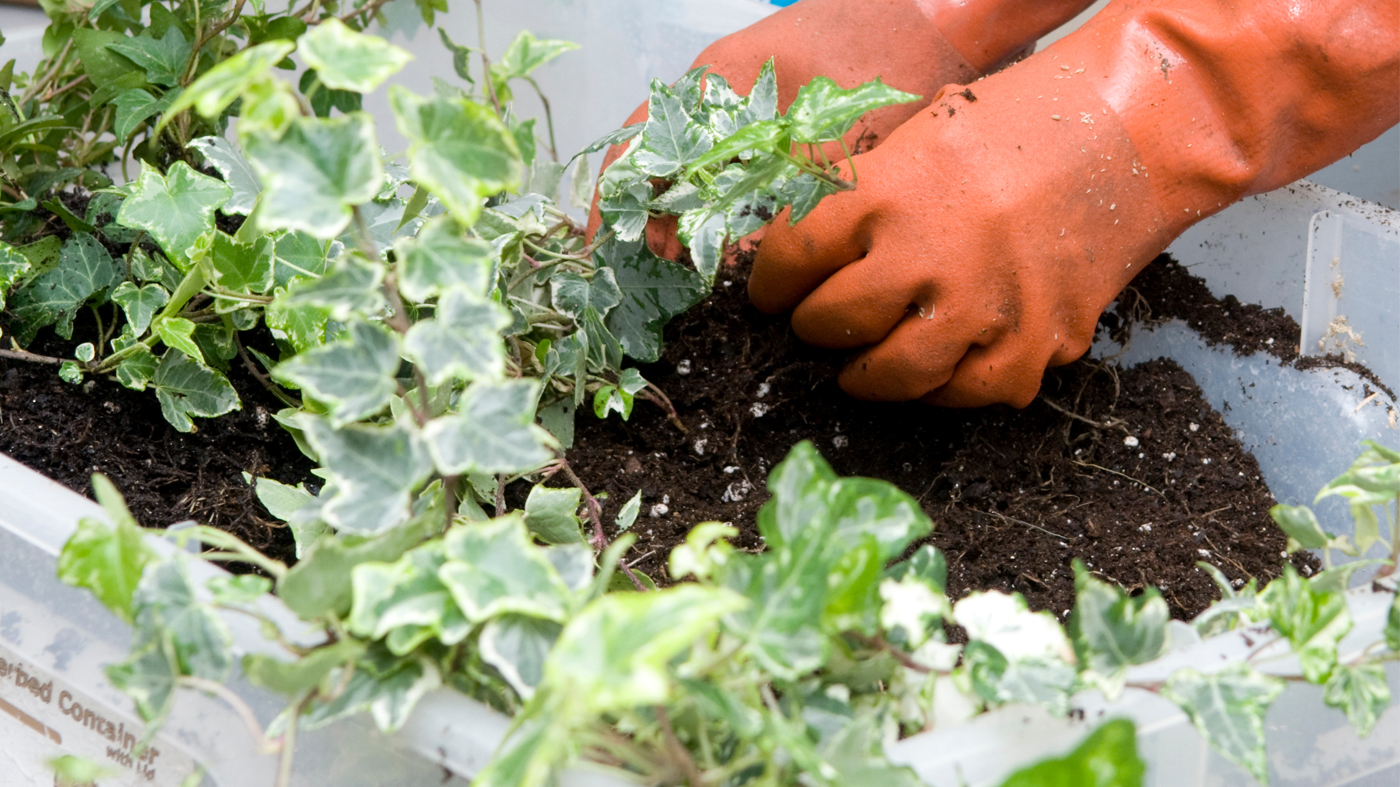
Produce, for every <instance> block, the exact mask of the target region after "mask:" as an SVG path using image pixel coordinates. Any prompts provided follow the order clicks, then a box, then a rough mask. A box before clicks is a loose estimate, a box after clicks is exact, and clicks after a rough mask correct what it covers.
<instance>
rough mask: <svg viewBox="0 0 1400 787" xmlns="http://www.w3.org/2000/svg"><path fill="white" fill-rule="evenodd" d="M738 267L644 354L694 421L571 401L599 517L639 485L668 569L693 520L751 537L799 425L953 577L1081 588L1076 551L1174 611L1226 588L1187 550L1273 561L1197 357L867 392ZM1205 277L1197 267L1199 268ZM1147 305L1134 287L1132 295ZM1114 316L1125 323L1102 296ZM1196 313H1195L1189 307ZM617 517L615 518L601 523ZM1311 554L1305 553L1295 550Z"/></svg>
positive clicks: (1256, 489) (1225, 562)
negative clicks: (853, 391) (1036, 384)
mask: <svg viewBox="0 0 1400 787" xmlns="http://www.w3.org/2000/svg"><path fill="white" fill-rule="evenodd" d="M1164 261H1165V258H1163V259H1159V260H1158V264H1154V265H1153V266H1149V268H1148V269H1149V270H1150V271H1152V275H1153V276H1154V277H1158V278H1160V277H1162V276H1165V277H1166V278H1167V280H1168V281H1167V285H1169V286H1164V285H1163V284H1162V283H1161V282H1160V281H1158V280H1157V278H1154V279H1153V280H1152V281H1151V282H1137V283H1136V284H1137V285H1139V286H1140V289H1141V291H1143V292H1152V293H1155V294H1156V296H1161V295H1162V294H1163V293H1165V294H1166V297H1165V299H1164V298H1163V297H1154V299H1153V301H1152V302H1150V303H1148V304H1146V305H1148V306H1150V307H1152V308H1153V313H1154V314H1157V315H1162V314H1166V313H1168V312H1169V311H1171V308H1169V307H1170V306H1171V303H1172V301H1173V300H1175V301H1177V303H1176V305H1175V306H1176V307H1179V308H1181V309H1185V308H1187V307H1186V306H1185V305H1184V304H1185V302H1188V301H1204V302H1206V303H1214V304H1221V305H1217V306H1214V307H1212V306H1202V307H1200V308H1205V309H1214V311H1216V312H1221V311H1229V312H1231V314H1236V315H1238V314H1239V313H1241V312H1242V311H1243V312H1249V313H1250V314H1252V315H1255V316H1257V317H1258V319H1257V320H1255V321H1253V322H1247V321H1246V322H1242V321H1241V320H1240V319H1239V318H1238V316H1236V317H1235V319H1234V320H1233V321H1231V323H1230V325H1231V326H1232V328H1231V330H1233V332H1234V333H1233V334H1232V335H1228V336H1222V337H1221V339H1222V340H1224V341H1226V342H1228V343H1236V344H1238V345H1239V346H1241V348H1242V351H1244V352H1248V351H1250V350H1252V349H1255V348H1256V347H1257V346H1268V345H1267V344H1266V343H1267V340H1268V338H1270V337H1273V338H1274V344H1279V343H1280V342H1286V341H1296V338H1294V339H1290V338H1288V337H1289V336H1292V337H1296V336H1297V328H1296V325H1293V326H1292V328H1291V330H1292V333H1291V334H1289V333H1288V330H1290V328H1289V326H1288V325H1287V324H1286V323H1285V321H1287V322H1291V320H1288V318H1287V317H1286V316H1284V317H1282V319H1278V317H1279V315H1275V314H1272V313H1268V312H1265V310H1262V309H1259V308H1258V307H1253V308H1252V309H1251V308H1250V307H1242V306H1240V305H1238V304H1232V305H1231V306H1223V304H1225V303H1228V301H1216V300H1215V299H1213V298H1211V296H1210V294H1209V292H1207V291H1206V290H1205V289H1204V285H1200V286H1196V285H1193V284H1192V283H1191V282H1190V276H1189V274H1188V273H1186V271H1185V270H1183V269H1182V268H1181V267H1180V266H1175V265H1174V264H1162V263H1163V262H1164ZM746 277H747V267H746V266H745V265H744V263H743V262H741V263H740V264H739V265H738V266H736V267H734V268H731V269H726V270H724V271H721V273H720V275H719V281H718V285H717V288H716V291H715V293H714V294H713V295H712V296H711V297H710V298H709V299H707V300H706V301H705V302H703V303H702V304H701V305H700V306H698V307H696V308H695V309H693V310H691V311H690V312H688V313H687V314H685V315H682V316H681V317H680V318H678V319H677V320H676V321H675V322H673V323H672V325H671V326H670V327H668V329H667V337H666V338H667V349H666V351H665V354H664V356H663V358H662V360H661V361H660V362H658V363H656V364H651V365H648V366H644V367H643V368H642V373H643V375H645V377H646V378H647V379H648V380H650V381H652V382H653V383H655V384H656V385H658V386H659V387H660V388H661V389H662V390H664V391H665V392H666V393H667V394H668V395H669V396H670V398H671V399H672V401H673V402H674V404H675V407H676V409H677V411H678V412H679V414H680V418H681V420H682V421H683V422H684V424H685V426H686V428H687V432H686V433H682V432H681V431H680V430H679V429H677V428H676V427H675V426H674V425H672V424H671V423H670V422H669V421H668V420H667V418H666V417H665V416H664V414H663V413H662V411H661V410H660V408H657V407H654V406H652V405H651V404H650V403H647V402H640V401H639V402H638V404H637V406H636V408H635V410H634V411H633V413H632V417H631V420H630V421H628V422H623V421H621V420H620V419H618V418H617V417H616V416H614V417H612V418H610V419H608V420H606V421H599V420H597V419H595V418H593V417H592V416H591V415H590V414H583V415H580V416H579V419H578V425H577V434H576V439H575V443H574V448H573V449H572V450H571V451H570V453H569V460H570V462H571V463H572V464H573V467H574V469H575V471H576V472H577V473H578V474H579V476H580V477H581V478H582V480H583V481H584V482H585V484H587V485H588V486H589V487H590V489H591V490H592V491H594V492H595V493H597V492H607V493H608V499H607V502H606V506H605V511H604V521H605V523H612V522H613V519H614V517H615V516H616V514H617V511H618V509H619V508H620V506H621V505H622V503H624V502H625V501H627V500H628V499H630V498H631V496H632V495H633V494H634V493H636V492H637V490H639V489H640V490H641V491H642V494H643V497H642V499H643V502H642V507H641V511H642V513H641V516H640V518H639V519H638V521H637V523H636V524H635V525H634V526H633V528H632V529H633V531H634V532H635V533H636V534H637V536H638V543H637V546H636V547H635V551H634V552H633V553H632V556H631V558H632V559H634V560H636V561H637V562H636V567H637V568H639V569H641V570H643V571H645V572H646V573H647V574H649V575H650V576H652V577H653V578H654V579H657V580H658V581H662V582H664V581H665V579H666V575H665V568H664V561H665V559H666V557H667V555H668V554H669V552H670V549H671V547H672V546H674V545H675V544H677V543H679V542H680V541H681V540H682V539H683V538H684V536H685V534H686V532H687V531H688V530H689V528H690V527H691V526H692V525H694V524H696V523H698V522H702V521H706V520H720V521H727V522H731V523H733V524H734V525H735V526H736V527H738V528H739V530H740V531H741V533H740V536H739V537H738V538H737V539H736V542H737V545H738V546H739V547H741V548H746V549H760V548H761V546H762V544H761V541H760V539H759V536H758V533H757V531H756V528H755V525H754V516H755V513H756V512H757V510H758V508H759V506H760V505H762V503H763V502H764V501H765V500H766V499H767V498H768V494H767V491H766V490H765V488H764V479H765V478H766V477H767V475H768V472H769V471H770V470H771V469H772V468H773V467H774V466H775V465H776V464H777V463H778V462H780V461H781V460H782V458H783V457H784V455H786V453H787V452H788V450H789V449H790V448H791V447H792V446H793V444H795V443H797V442H798V441H800V440H811V441H812V442H813V443H814V444H815V445H816V446H817V448H818V450H820V452H821V453H822V455H823V456H825V457H826V459H827V460H828V461H829V462H830V463H831V464H832V466H833V467H834V469H835V470H836V471H837V472H838V473H840V474H842V475H862V476H870V477H874V478H881V479H884V480H887V481H890V482H891V483H894V484H895V485H897V486H899V487H900V488H901V489H903V490H904V491H906V492H908V493H909V494H910V495H913V496H914V497H915V498H916V499H917V500H918V501H919V503H920V505H922V506H923V508H924V510H925V511H926V512H927V513H928V514H929V516H930V517H931V518H932V520H933V522H934V525H935V532H934V533H933V535H932V536H931V537H930V538H929V539H928V541H929V542H930V543H933V544H934V545H936V546H938V547H939V548H940V549H942V550H943V551H944V553H945V554H946V556H947V559H948V564H949V575H948V584H949V588H948V590H949V593H950V595H951V596H952V597H954V598H958V597H960V596H962V595H965V594H966V593H969V592H972V591H974V590H985V589H1000V590H1003V591H1016V592H1019V593H1021V594H1023V595H1024V596H1025V597H1026V599H1027V600H1028V602H1029V603H1030V605H1031V606H1032V608H1035V609H1048V610H1051V611H1052V612H1054V613H1056V614H1057V615H1063V614H1064V613H1065V612H1066V611H1067V610H1069V609H1070V608H1071V607H1072V606H1073V599H1074V583H1073V574H1072V570H1071V561H1072V560H1073V559H1074V558H1080V559H1083V560H1084V561H1085V562H1086V564H1087V565H1088V566H1089V568H1091V569H1092V570H1093V571H1094V572H1096V573H1097V574H1098V575H1100V576H1102V577H1104V578H1107V579H1109V580H1112V581H1114V582H1116V583H1118V584H1120V585H1122V586H1123V587H1125V588H1128V589H1129V590H1131V591H1138V590H1140V589H1142V588H1144V587H1146V586H1154V587H1157V588H1160V589H1161V591H1162V594H1163V596H1164V597H1165V598H1166V599H1167V601H1168V603H1169V605H1170V607H1171V610H1172V614H1173V615H1174V616H1176V617H1178V618H1189V617H1192V616H1194V615H1195V614H1197V613H1199V612H1200V611H1201V610H1203V609H1204V608H1205V607H1206V606H1208V605H1209V604H1210V603H1211V602H1212V601H1214V600H1215V599H1216V598H1218V595H1219V594H1218V591H1217V590H1216V588H1215V587H1214V585H1213V583H1212V582H1211V580H1210V579H1209V577H1208V576H1207V575H1206V574H1205V573H1204V572H1203V571H1201V570H1200V569H1198V568H1197V567H1196V565H1195V564H1196V562H1197V561H1207V562H1209V563H1211V564H1213V565H1215V566H1217V567H1219V568H1220V570H1221V571H1223V572H1224V573H1225V575H1226V576H1228V577H1230V578H1231V579H1232V580H1233V581H1234V582H1235V583H1236V584H1237V585H1241V584H1243V583H1244V582H1246V581H1247V580H1248V578H1250V577H1257V578H1258V579H1259V580H1260V582H1261V584H1262V583H1263V582H1265V581H1267V580H1268V579H1269V578H1272V577H1274V576H1276V575H1277V574H1278V573H1279V571H1280V569H1281V563H1282V562H1283V558H1284V556H1283V548H1284V544H1285V538H1284V536H1283V534H1282V532H1281V531H1279V530H1278V528H1277V527H1276V526H1275V525H1274V524H1273V522H1272V520H1271V519H1270V517H1269V513H1268V511H1269V508H1270V506H1272V505H1273V504H1274V499H1273V496H1272V495H1271V494H1270V492H1269V490H1268V488H1267V487H1266V486H1265V485H1264V483H1263V481H1262V480H1261V479H1260V474H1259V467H1258V464H1257V463H1256V462H1255V460H1254V458H1253V457H1252V456H1251V455H1250V454H1249V453H1247V452H1246V451H1245V450H1244V449H1243V448H1242V447H1241V445H1240V444H1239V442H1238V441H1237V440H1236V439H1235V438H1234V436H1233V433H1232V432H1231V430H1230V429H1229V427H1228V426H1226V425H1225V423H1224V421H1223V420H1222V419H1221V417H1220V415H1219V414H1218V413H1217V412H1215V411H1214V410H1213V409H1211V407H1210V406H1209V405H1208V404H1206V403H1205V401H1204V400H1203V398H1202V394H1201V391H1200V389H1199V388H1198V387H1197V386H1196V385H1195V383H1194V381H1193V380H1192V379H1191V377H1190V375H1188V374H1187V373H1186V372H1184V371H1183V370H1182V369H1181V368H1180V367H1178V366H1177V365H1176V364H1175V363H1173V362H1171V361H1169V360H1165V359H1159V360H1156V361H1153V362H1150V363H1146V364H1142V365H1140V366H1137V367H1134V368H1131V369H1117V368H1115V367H1112V366H1109V365H1106V364H1102V363H1099V362H1096V361H1091V360H1081V361H1078V362H1076V363H1074V364H1071V365H1069V366H1066V367H1062V368H1059V369H1053V370H1050V371H1049V372H1048V373H1047V374H1046V378H1045V381H1044V385H1043V387H1042V391H1041V396H1040V397H1039V398H1038V399H1036V401H1035V402H1034V403H1032V404H1031V405H1030V406H1029V407H1027V408H1025V409H1024V410H1015V409H1012V408H1009V407H1002V406H996V407H989V408H984V409H981V410H944V409H938V408H933V407H929V406H927V405H923V404H920V403H905V404H887V403H869V402H860V401H856V400H853V399H851V398H850V397H849V396H847V395H845V394H844V393H842V392H841V390H840V389H839V388H838V386H837V384H836V381H835V375H836V372H837V371H838V370H839V369H840V367H841V365H842V362H843V359H844V356H843V355H842V354H839V353H832V352H828V351H822V350H817V349H814V348H811V347H807V346H805V345H803V344H802V343H801V342H800V341H798V340H797V338H796V337H795V336H794V335H793V333H792V331H791V329H790V328H789V326H788V320H787V317H786V316H769V315H764V314H761V313H759V312H758V311H757V310H755V309H754V308H753V307H752V306H751V305H750V304H749V303H748V299H747V297H746V295H745V286H744V285H745V281H746ZM1197 282H1199V280H1197ZM1141 308H1142V307H1141V306H1140V307H1139V309H1141ZM1106 323H1107V324H1106V325H1105V327H1106V328H1110V329H1113V328H1117V329H1120V330H1121V329H1122V328H1123V320H1122V319H1121V317H1115V316H1113V315H1110V316H1109V318H1108V319H1107V321H1106ZM1192 325H1193V327H1196V322H1193V323H1192ZM610 534H611V533H610ZM1294 561H1295V563H1296V564H1298V565H1299V566H1300V568H1301V570H1303V571H1304V572H1305V573H1311V571H1312V570H1314V569H1315V566H1313V565H1312V558H1310V557H1307V556H1302V557H1296V558H1294Z"/></svg>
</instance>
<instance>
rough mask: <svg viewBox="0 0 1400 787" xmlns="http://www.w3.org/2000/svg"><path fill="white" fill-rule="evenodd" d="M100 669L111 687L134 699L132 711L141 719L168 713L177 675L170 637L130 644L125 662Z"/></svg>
mask: <svg viewBox="0 0 1400 787" xmlns="http://www.w3.org/2000/svg"><path fill="white" fill-rule="evenodd" d="M103 672H104V673H105V674H106V675H107V680H108V681H109V682H110V683H111V684H112V687H113V688H115V689H117V690H118V691H120V692H122V693H124V694H126V695H127V696H129V697H131V698H132V700H134V701H135V702H136V712H137V713H138V714H139V715H140V716H141V719H142V720H143V721H145V722H148V723H150V722H158V721H160V720H162V719H164V718H165V716H166V715H167V714H168V713H169V712H170V708H171V706H172V705H173V704H174V699H175V680H176V678H177V677H178V674H179V673H178V672H177V667H176V659H175V646H174V643H173V642H171V641H170V638H168V637H162V638H158V639H154V640H151V641H148V642H146V643H145V644H144V645H142V646H141V647H135V646H133V647H132V648H131V651H130V654H129V655H128V656H127V659H126V661H123V662H120V663H117V664H109V665H107V667H106V668H105V669H104V670H103Z"/></svg>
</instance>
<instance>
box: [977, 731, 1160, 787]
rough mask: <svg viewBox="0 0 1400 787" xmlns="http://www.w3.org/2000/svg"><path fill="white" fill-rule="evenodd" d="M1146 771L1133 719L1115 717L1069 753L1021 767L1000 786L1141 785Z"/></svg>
mask: <svg viewBox="0 0 1400 787" xmlns="http://www.w3.org/2000/svg"><path fill="white" fill-rule="evenodd" d="M1146 771H1147V765H1146V763H1144V762H1143V761H1142V759H1141V758H1140V757H1139V756H1138V752H1137V730H1136V728H1135V727H1134V726H1133V723H1132V722H1131V721H1128V720H1127V719H1114V720H1112V721H1109V722H1106V723H1105V724H1104V725H1103V726H1101V727H1099V728H1098V729H1097V730H1094V732H1093V733H1092V734H1090V735H1089V737H1087V738H1085V739H1084V742H1083V743H1081V744H1079V745H1078V746H1077V747H1075V749H1074V751H1072V752H1070V753H1069V754H1068V755H1066V756H1064V757H1058V758H1053V759H1049V760H1043V761H1041V762H1038V763H1036V764H1035V765H1032V766H1030V767H1028V768H1022V769H1021V770H1019V771H1016V772H1015V773H1013V774H1011V776H1009V777H1007V779H1006V781H1004V782H1002V784H1001V787H1050V785H1056V786H1057V787H1070V786H1071V785H1073V787H1142V783H1143V776H1144V775H1145V773H1146Z"/></svg>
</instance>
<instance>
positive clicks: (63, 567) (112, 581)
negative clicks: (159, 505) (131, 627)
mask: <svg viewBox="0 0 1400 787" xmlns="http://www.w3.org/2000/svg"><path fill="white" fill-rule="evenodd" d="M99 484H105V485H106V487H107V488H108V491H107V493H106V494H109V495H115V496H116V498H115V499H117V500H120V499H121V496H120V494H119V493H118V492H117V491H116V489H115V487H112V484H111V482H110V481H108V480H107V479H106V478H104V477H102V476H94V478H93V485H94V486H97V485H99ZM112 520H113V524H112V525H108V524H107V523H106V522H102V521H101V520H97V519H93V518H91V517H83V518H82V519H80V520H78V527H77V529H76V530H74V531H73V535H71V536H69V537H68V540H67V541H66V542H64V544H63V550H62V551H60V552H59V553H58V578H59V579H60V580H62V581H63V582H64V583H65V584H68V585H73V586H74V587H82V588H87V589H88V590H90V591H92V594H93V595H94V596H96V597H97V600H98V601H101V602H102V604H103V606H105V607H107V609H110V610H111V611H112V612H114V613H116V615H117V617H119V618H121V619H122V620H124V621H126V622H128V623H130V622H131V620H132V613H133V605H132V597H133V594H134V593H135V592H136V586H137V585H138V584H139V583H140V581H141V574H142V572H143V571H144V570H145V567H146V564H147V563H149V562H150V561H151V560H152V559H154V558H155V553H154V552H153V551H152V550H151V548H150V547H149V546H147V545H146V542H145V540H144V536H143V535H142V531H141V527H140V526H139V525H137V524H136V520H135V519H133V518H132V517H131V515H130V514H126V515H125V516H116V517H112Z"/></svg>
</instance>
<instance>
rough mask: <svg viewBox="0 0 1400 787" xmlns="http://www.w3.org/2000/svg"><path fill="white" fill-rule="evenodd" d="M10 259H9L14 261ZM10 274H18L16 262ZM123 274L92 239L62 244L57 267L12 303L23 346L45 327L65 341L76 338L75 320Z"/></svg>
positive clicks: (84, 237)
mask: <svg viewBox="0 0 1400 787" xmlns="http://www.w3.org/2000/svg"><path fill="white" fill-rule="evenodd" d="M14 256H18V255H11V257H10V259H11V260H13V258H14ZM9 264H10V265H11V266H15V267H13V268H11V270H17V269H18V266H17V265H16V263H14V262H10V263H9ZM121 280H122V276H121V273H120V272H119V271H118V270H117V266H116V264H115V263H114V262H113V261H112V255H110V254H108V253H107V249H105V248H104V247H103V246H102V244H101V243H99V242H98V240H97V239H96V238H94V237H93V236H92V235H88V234H86V233H77V234H74V235H73V236H72V237H70V238H69V239H68V240H67V241H65V242H64V243H63V248H62V251H60V252H59V255H58V264H57V265H55V266H54V267H52V268H50V269H48V270H46V271H44V272H43V273H40V274H39V275H38V276H35V277H34V278H33V279H31V280H30V281H29V282H28V283H27V284H24V285H22V286H21V287H20V288H19V290H17V291H16V292H15V294H14V296H13V297H12V298H11V300H10V312H11V314H12V315H13V316H14V318H15V320H16V321H17V322H19V323H20V325H21V326H22V327H21V328H20V329H19V330H18V331H17V334H18V336H17V338H18V340H19V341H20V343H21V344H28V343H29V341H30V340H31V339H33V338H34V334H36V333H37V332H38V330H39V329H40V328H42V327H44V326H46V325H54V330H55V331H56V332H57V333H58V335H59V336H62V337H63V338H65V339H68V338H71V337H72V336H73V318H74V317H75V316H76V315H77V313H78V309H79V308H80V307H81V306H82V305H83V304H84V303H86V302H87V300H88V299H89V298H92V297H93V296H95V295H99V294H101V293H102V292H103V291H105V290H106V289H107V288H109V287H115V286H116V285H117V284H118V283H119V282H120V281H121Z"/></svg>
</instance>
